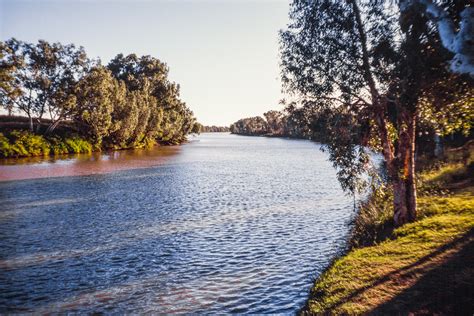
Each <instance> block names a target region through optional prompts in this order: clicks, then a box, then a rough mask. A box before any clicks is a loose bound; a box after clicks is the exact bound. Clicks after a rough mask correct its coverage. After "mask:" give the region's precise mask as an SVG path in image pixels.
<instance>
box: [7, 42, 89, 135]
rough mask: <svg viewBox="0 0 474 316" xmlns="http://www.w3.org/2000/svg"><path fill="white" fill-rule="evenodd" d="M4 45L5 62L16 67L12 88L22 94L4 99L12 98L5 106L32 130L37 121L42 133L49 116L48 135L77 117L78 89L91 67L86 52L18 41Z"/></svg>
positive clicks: (59, 45) (72, 47)
mask: <svg viewBox="0 0 474 316" xmlns="http://www.w3.org/2000/svg"><path fill="white" fill-rule="evenodd" d="M3 45H5V46H6V52H7V54H6V56H4V57H3V58H2V60H11V61H12V62H13V64H14V65H15V68H14V72H13V73H12V76H13V77H14V80H13V84H12V86H13V88H14V89H15V90H16V91H18V93H16V94H14V95H4V98H8V100H4V102H5V103H6V104H9V106H12V107H14V108H15V110H17V111H20V112H23V113H25V114H26V115H27V116H28V117H29V118H30V129H31V130H33V117H34V118H35V119H36V121H37V123H38V125H37V129H38V130H39V128H40V127H41V121H42V119H43V117H44V115H45V114H49V118H50V119H51V124H50V125H49V126H48V129H47V133H49V132H52V131H53V130H54V129H55V128H56V127H57V126H58V125H59V123H60V122H61V121H62V120H64V119H66V118H69V117H70V116H72V115H73V113H74V110H75V106H76V100H75V94H74V91H75V85H76V83H77V81H78V80H79V79H80V78H81V77H82V76H83V75H84V74H85V73H86V72H87V70H88V67H89V60H88V59H87V56H86V54H85V52H84V49H83V48H82V47H79V48H76V47H75V46H74V45H72V44H69V45H62V44H61V43H53V44H50V43H48V42H46V41H43V40H40V41H38V43H37V44H36V45H34V44H30V43H26V42H22V41H18V40H16V39H14V38H12V39H10V40H7V41H6V42H5V43H4V44H3Z"/></svg>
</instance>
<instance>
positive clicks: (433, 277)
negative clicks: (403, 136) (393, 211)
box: [303, 163, 474, 315]
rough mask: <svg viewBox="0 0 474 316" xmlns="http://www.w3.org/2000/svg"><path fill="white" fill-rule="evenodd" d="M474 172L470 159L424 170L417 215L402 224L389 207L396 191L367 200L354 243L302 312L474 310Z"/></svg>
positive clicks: (456, 312) (317, 286) (323, 278)
mask: <svg viewBox="0 0 474 316" xmlns="http://www.w3.org/2000/svg"><path fill="white" fill-rule="evenodd" d="M473 172H474V163H471V164H470V165H469V166H463V165H455V164H450V165H445V166H443V167H441V168H439V169H436V170H433V171H429V172H423V173H422V174H420V177H419V178H420V182H421V186H420V192H422V193H421V194H420V198H419V207H420V212H419V216H418V220H417V221H415V222H414V223H410V224H407V225H404V226H403V227H399V228H395V227H394V225H393V221H392V219H391V218H390V216H386V215H385V213H386V209H385V208H386V207H387V204H386V203H387V202H388V200H389V199H390V198H391V194H390V193H387V194H386V195H385V197H384V198H382V197H381V196H376V197H374V198H373V199H372V200H371V201H369V202H368V205H365V206H363V209H362V210H361V215H360V216H359V218H363V219H364V220H363V222H362V221H360V219H359V222H358V223H356V227H355V234H354V235H353V237H352V242H351V244H352V249H351V250H350V251H349V252H348V253H347V254H346V255H345V256H343V257H341V258H339V259H337V260H336V261H335V262H334V263H333V264H332V265H331V266H330V267H329V269H328V270H327V271H326V272H325V273H323V275H322V276H321V277H320V278H319V279H318V280H317V282H316V284H315V285H314V287H313V289H312V292H311V297H310V300H309V302H308V304H307V306H306V308H305V310H304V311H303V313H311V314H325V313H328V312H331V313H333V314H348V315H353V314H364V313H373V314H381V315H387V314H394V313H395V314H407V313H415V314H420V313H421V314H446V315H460V314H469V312H472V310H474V306H473V305H472V304H473V301H472V297H473V296H474V292H473V288H472V284H473V282H474V270H473V269H472V266H471V263H472V262H473V260H474V248H473V246H474V182H473V178H472V174H473ZM370 214H372V215H370ZM374 227H378V228H374ZM361 231H364V234H365V235H363V236H362V235H361V234H360V232H361ZM370 232H372V233H370ZM375 232H383V234H377V233H375Z"/></svg>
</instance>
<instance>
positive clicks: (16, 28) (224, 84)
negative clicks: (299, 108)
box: [0, 0, 289, 125]
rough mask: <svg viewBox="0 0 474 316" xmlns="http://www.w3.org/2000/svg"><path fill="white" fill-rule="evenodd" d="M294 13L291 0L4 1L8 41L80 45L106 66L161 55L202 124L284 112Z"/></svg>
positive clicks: (0, 3)
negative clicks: (284, 40) (283, 73)
mask: <svg viewBox="0 0 474 316" xmlns="http://www.w3.org/2000/svg"><path fill="white" fill-rule="evenodd" d="M288 9H289V0H156V1H152V0H148V1H146V0H142V1H132V0H129V1H125V0H120V1H119V0H115V1H113V0H102V1H101V0H96V1H93V0H89V1H84V0H82V1H79V0H62V1H60V0H56V1H51V0H50V1H41V0H30V1H22V0H0V39H1V40H7V39H9V38H11V37H15V38H17V39H19V40H23V41H27V42H36V41H38V40H39V39H44V40H47V41H49V42H58V41H59V42H62V43H64V44H67V43H74V44H75V45H77V46H84V48H85V49H86V52H87V54H88V55H89V56H90V57H94V58H95V57H99V58H100V59H101V60H102V63H103V64H106V63H107V62H108V61H109V60H110V59H111V58H113V57H114V56H115V55H117V54H118V53H123V54H129V53H136V54H137V55H151V56H154V57H156V58H158V59H160V60H161V61H164V62H165V63H167V64H168V66H169V68H170V79H171V80H172V81H175V82H177V83H179V84H180V86H181V98H182V100H183V101H185V102H186V103H187V105H188V106H189V107H190V108H191V110H192V111H193V112H194V114H195V116H196V117H197V119H198V121H199V122H201V123H202V124H204V125H230V124H231V123H233V122H235V121H236V120H238V119H240V118H243V117H249V116H255V115H262V114H263V112H265V111H268V110H271V109H281V105H279V104H278V102H279V100H280V99H282V98H283V96H282V94H281V82H280V70H279V51H278V31H279V30H280V29H283V28H285V26H286V25H287V23H288V18H287V16H288Z"/></svg>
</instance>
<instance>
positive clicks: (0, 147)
mask: <svg viewBox="0 0 474 316" xmlns="http://www.w3.org/2000/svg"><path fill="white" fill-rule="evenodd" d="M12 153H13V151H12V149H11V145H10V141H9V140H8V138H6V137H5V135H3V134H2V133H0V157H4V158H7V157H10V156H11V155H12Z"/></svg>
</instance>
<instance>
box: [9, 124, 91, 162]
mask: <svg viewBox="0 0 474 316" xmlns="http://www.w3.org/2000/svg"><path fill="white" fill-rule="evenodd" d="M92 149H93V146H92V145H91V144H90V143H89V142H88V141H86V140H84V139H82V138H80V137H78V136H70V137H58V136H54V137H49V138H47V137H44V136H42V135H37V134H34V133H31V132H29V131H20V130H14V131H11V132H10V133H8V134H6V135H4V134H2V133H0V157H3V158H17V157H31V156H47V155H50V154H54V155H61V154H72V153H90V152H91V151H92Z"/></svg>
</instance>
